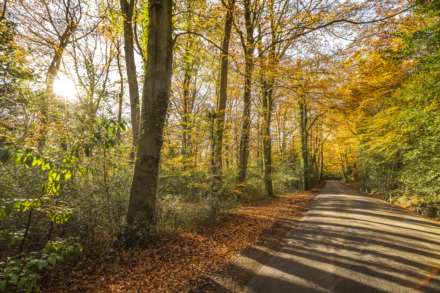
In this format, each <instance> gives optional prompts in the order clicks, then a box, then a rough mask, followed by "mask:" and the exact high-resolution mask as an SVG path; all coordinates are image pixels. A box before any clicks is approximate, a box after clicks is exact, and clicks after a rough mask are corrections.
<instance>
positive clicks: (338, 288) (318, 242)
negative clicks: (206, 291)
mask: <svg viewBox="0 0 440 293" xmlns="http://www.w3.org/2000/svg"><path fill="white" fill-rule="evenodd" d="M256 249H260V250H261V251H264V253H267V254H269V257H268V261H267V262H265V263H263V264H261V265H260V266H259V267H258V269H256V271H255V275H254V276H253V278H252V279H251V280H250V281H249V282H248V283H247V285H246V287H245V289H244V291H245V292H265V293H269V292H355V293H360V292H440V224H439V223H438V222H434V221H430V220H427V219H424V218H421V217H416V216H414V215H410V214H409V213H407V212H406V211H404V210H401V209H398V208H395V207H392V206H390V205H388V204H387V203H385V202H383V201H380V200H377V199H372V198H369V197H366V196H362V195H359V194H357V193H356V192H353V191H352V190H350V189H349V188H347V187H345V186H344V185H342V184H341V183H339V182H336V181H328V182H327V183H326V186H325V188H324V189H322V191H321V193H320V194H319V195H318V196H316V197H315V199H314V201H313V203H312V205H311V208H310V210H309V211H308V212H307V213H306V215H305V217H304V218H303V219H302V220H301V221H300V222H299V223H296V224H295V227H294V228H292V230H291V231H290V232H289V233H288V234H287V235H286V237H285V239H283V240H282V243H281V245H280V246H279V247H278V248H276V249H270V248H267V247H257V248H256Z"/></svg>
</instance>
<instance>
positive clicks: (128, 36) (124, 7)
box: [120, 0, 140, 160]
mask: <svg viewBox="0 0 440 293" xmlns="http://www.w3.org/2000/svg"><path fill="white" fill-rule="evenodd" d="M135 3H136V1H135V0H130V1H128V0H120V5H121V11H122V14H123V16H124V52H125V68H126V70H127V81H128V92H129V96H130V111H131V128H132V132H133V143H132V150H131V153H130V158H131V159H132V160H133V159H134V154H135V153H136V146H137V144H138V140H139V129H140V104H139V86H138V80H137V72H136V63H135V58H134V33H133V13H134V9H135Z"/></svg>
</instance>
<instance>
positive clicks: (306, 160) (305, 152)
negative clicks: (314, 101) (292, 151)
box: [298, 99, 309, 190]
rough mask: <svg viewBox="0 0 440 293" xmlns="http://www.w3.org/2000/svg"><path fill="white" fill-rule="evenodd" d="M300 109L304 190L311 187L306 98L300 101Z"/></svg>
mask: <svg viewBox="0 0 440 293" xmlns="http://www.w3.org/2000/svg"><path fill="white" fill-rule="evenodd" d="M298 111H299V130H300V138H301V165H302V187H303V189H304V190H307V189H308V188H309V152H308V131H307V127H308V113H307V105H306V103H305V101H304V99H302V100H301V101H299V103H298Z"/></svg>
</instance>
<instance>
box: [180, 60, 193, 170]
mask: <svg viewBox="0 0 440 293" xmlns="http://www.w3.org/2000/svg"><path fill="white" fill-rule="evenodd" d="M185 67H186V68H185V73H184V77H183V113H182V155H183V156H184V160H185V162H184V165H185V166H186V165H187V164H188V161H189V160H190V158H191V155H192V154H191V153H192V146H191V142H192V125H191V124H192V121H191V120H192V119H191V116H192V108H193V103H192V101H191V100H192V98H191V91H190V86H191V74H192V73H191V71H192V69H191V68H190V67H191V66H189V65H186V66H185ZM186 167H188V166H186Z"/></svg>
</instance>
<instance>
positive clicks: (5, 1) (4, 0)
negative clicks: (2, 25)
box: [0, 0, 8, 20]
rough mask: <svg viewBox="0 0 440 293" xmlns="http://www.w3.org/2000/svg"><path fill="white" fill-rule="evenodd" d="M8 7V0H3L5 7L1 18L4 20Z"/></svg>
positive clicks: (0, 15)
mask: <svg viewBox="0 0 440 293" xmlns="http://www.w3.org/2000/svg"><path fill="white" fill-rule="evenodd" d="M7 8H8V0H3V8H2V12H1V14H0V20H3V19H4V18H5V17H6V10H7Z"/></svg>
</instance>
